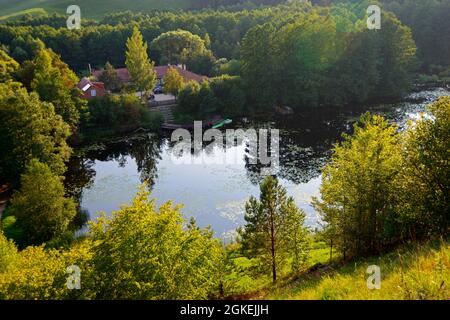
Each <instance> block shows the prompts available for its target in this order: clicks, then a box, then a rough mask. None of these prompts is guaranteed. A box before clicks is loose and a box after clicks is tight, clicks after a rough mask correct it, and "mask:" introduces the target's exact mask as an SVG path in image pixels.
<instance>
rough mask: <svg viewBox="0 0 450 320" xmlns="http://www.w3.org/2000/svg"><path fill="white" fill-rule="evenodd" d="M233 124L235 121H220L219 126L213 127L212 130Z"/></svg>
mask: <svg viewBox="0 0 450 320" xmlns="http://www.w3.org/2000/svg"><path fill="white" fill-rule="evenodd" d="M232 122H233V120H231V119H225V120H223V121H220V122H219V123H218V124H216V125H214V126H212V128H213V129H218V128H220V127H222V126H224V125H226V124H230V123H232Z"/></svg>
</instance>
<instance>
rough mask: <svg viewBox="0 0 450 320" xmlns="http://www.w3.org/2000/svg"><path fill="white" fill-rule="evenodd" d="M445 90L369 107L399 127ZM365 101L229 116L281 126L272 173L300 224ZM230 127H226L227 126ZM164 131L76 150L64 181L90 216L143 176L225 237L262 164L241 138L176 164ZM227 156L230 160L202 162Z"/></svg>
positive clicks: (155, 193)
mask: <svg viewBox="0 0 450 320" xmlns="http://www.w3.org/2000/svg"><path fill="white" fill-rule="evenodd" d="M443 95H450V92H449V90H446V89H442V88H438V89H433V90H426V91H420V92H417V93H414V94H411V95H409V96H408V97H406V98H405V99H404V101H403V102H401V103H397V104H394V105H380V106H377V107H375V108H372V109H371V110H372V112H375V113H378V114H383V115H384V116H386V117H387V118H388V119H389V120H390V121H393V122H396V123H398V124H399V126H400V127H401V128H404V127H405V125H406V122H407V120H408V119H414V118H417V116H418V115H419V114H420V113H421V112H423V111H424V110H425V106H426V105H427V104H428V103H430V102H433V101H434V100H436V99H437V98H438V97H439V96H443ZM364 111H366V110H364V109H361V108H356V109H355V110H348V109H347V110H346V111H345V112H344V111H338V110H328V111H324V110H322V111H320V112H315V113H311V114H308V115H303V116H294V117H292V116H290V117H288V118H279V119H271V121H260V120H258V121H257V120H250V121H248V120H247V121H245V122H241V121H239V120H238V121H235V123H234V124H233V127H234V128H241V127H243V128H255V129H258V128H274V129H279V130H280V168H279V171H278V174H277V175H278V178H279V179H280V182H281V183H282V184H283V185H284V186H285V187H286V188H287V190H288V193H289V195H290V196H292V197H293V198H294V199H295V202H296V203H297V205H298V206H299V207H300V208H302V209H304V210H305V211H306V213H307V224H308V225H310V226H312V227H316V226H318V222H319V221H320V218H319V216H318V215H317V214H316V212H315V211H314V209H313V208H312V207H311V205H310V201H311V197H313V196H319V188H320V181H321V179H320V170H321V168H322V167H323V166H324V164H325V163H326V161H327V159H329V156H330V154H331V152H330V149H331V148H332V145H333V144H334V143H335V142H337V141H339V140H340V136H341V133H342V132H344V131H345V132H350V130H351V125H352V123H354V121H355V120H356V119H358V117H359V115H360V114H361V113H363V112H364ZM233 127H229V128H233ZM172 148H173V144H172V143H170V137H164V136H155V135H148V134H136V135H131V136H128V137H124V138H121V139H117V140H115V141H111V142H108V143H104V144H96V145H90V146H87V147H84V148H82V149H79V150H76V153H75V156H74V157H73V158H72V159H71V162H70V165H69V171H68V173H67V184H68V185H69V188H70V189H71V190H72V193H73V194H74V195H75V196H76V197H78V198H79V200H80V203H81V206H82V208H84V209H85V210H87V211H88V212H89V216H90V219H95V218H96V217H97V216H98V212H99V211H104V212H106V213H111V212H113V211H115V210H117V209H118V208H120V206H121V205H122V204H127V203H130V201H131V200H132V198H133V196H134V195H135V193H136V191H137V190H138V187H139V185H140V184H141V183H142V182H143V181H149V182H150V185H149V188H150V189H151V191H152V197H155V198H156V199H157V203H158V204H159V205H160V204H162V203H163V202H166V201H168V200H172V201H173V202H174V203H182V204H184V208H183V210H182V212H183V214H184V215H185V216H186V217H191V216H193V217H195V218H196V220H197V223H198V224H199V225H200V226H202V227H205V226H208V225H211V227H212V228H213V230H214V231H215V235H216V236H219V237H222V238H224V239H228V238H231V237H233V235H234V234H235V231H234V230H235V229H236V227H238V226H240V225H242V224H243V222H244V219H243V216H244V207H245V202H246V201H247V199H248V198H249V197H250V196H251V195H254V196H258V195H259V187H258V183H259V182H260V181H261V179H262V176H261V175H260V173H259V172H260V170H261V168H260V167H259V166H256V165H250V164H249V163H248V157H247V156H248V147H247V145H246V143H245V142H244V143H241V144H240V145H236V146H233V147H230V148H225V147H223V148H214V150H213V151H212V152H206V151H205V150H202V151H200V152H199V153H197V154H194V155H193V154H189V155H184V157H189V158H191V159H192V160H195V159H198V158H199V157H203V159H204V160H205V161H203V163H204V164H182V165H180V164H176V163H174V161H173V160H172ZM230 155H232V156H234V157H235V159H236V161H235V163H233V164H205V163H213V162H215V161H216V162H217V160H218V159H225V157H227V156H230Z"/></svg>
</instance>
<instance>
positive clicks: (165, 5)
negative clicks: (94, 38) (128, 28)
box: [0, 0, 193, 18]
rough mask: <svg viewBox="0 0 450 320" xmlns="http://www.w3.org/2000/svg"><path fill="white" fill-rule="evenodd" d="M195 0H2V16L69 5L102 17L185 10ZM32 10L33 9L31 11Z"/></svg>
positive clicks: (58, 9)
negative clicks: (138, 12) (117, 14)
mask: <svg viewBox="0 0 450 320" xmlns="http://www.w3.org/2000/svg"><path fill="white" fill-rule="evenodd" d="M192 1H193V0H129V1H125V0H97V1H89V0H78V1H72V0H0V18H5V17H10V16H15V15H17V14H20V13H32V12H34V11H35V10H36V9H39V10H40V11H42V10H45V11H46V12H47V13H53V12H57V13H62V14H63V13H65V12H66V9H67V7H68V6H69V5H72V4H76V5H78V6H80V8H81V14H82V16H84V17H86V18H100V17H102V16H103V15H105V14H107V13H112V12H119V11H126V10H131V11H141V12H149V11H152V10H183V9H189V8H191V7H192ZM30 10H31V11H30Z"/></svg>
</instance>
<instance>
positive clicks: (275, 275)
mask: <svg viewBox="0 0 450 320" xmlns="http://www.w3.org/2000/svg"><path fill="white" fill-rule="evenodd" d="M270 233H271V234H270V241H271V251H272V281H273V283H275V282H277V265H276V261H275V235H274V230H273V223H272V224H271V226H270Z"/></svg>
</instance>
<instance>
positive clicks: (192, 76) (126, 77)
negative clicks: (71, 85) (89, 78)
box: [92, 65, 208, 83]
mask: <svg viewBox="0 0 450 320" xmlns="http://www.w3.org/2000/svg"><path fill="white" fill-rule="evenodd" d="M170 67H172V68H175V69H176V70H177V71H178V72H179V73H180V75H181V76H182V77H183V78H184V81H186V82H188V81H191V80H194V81H197V82H202V81H203V80H206V79H208V77H206V76H202V75H199V74H196V73H194V72H191V71H188V70H185V69H183V68H181V67H179V66H176V65H172V66H156V67H155V72H156V77H157V78H158V79H162V78H164V76H165V75H166V73H167V71H168V70H169V68H170ZM115 70H116V72H117V75H118V76H119V78H120V80H121V81H122V82H125V83H126V82H131V77H130V74H129V72H128V69H127V68H118V69H115ZM102 72H103V70H94V71H93V72H92V74H93V75H94V76H95V77H96V78H97V79H98V78H99V77H100V75H101V74H102Z"/></svg>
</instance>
